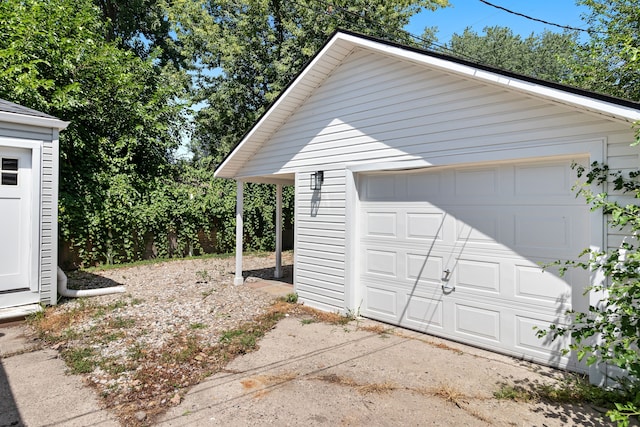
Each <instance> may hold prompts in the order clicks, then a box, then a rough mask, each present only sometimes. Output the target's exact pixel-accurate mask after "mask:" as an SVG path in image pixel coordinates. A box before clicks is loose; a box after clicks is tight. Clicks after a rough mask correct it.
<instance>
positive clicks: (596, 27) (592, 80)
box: [575, 0, 640, 101]
mask: <svg viewBox="0 0 640 427" xmlns="http://www.w3.org/2000/svg"><path fill="white" fill-rule="evenodd" d="M578 3H579V4H583V5H585V6H588V7H589V8H590V9H591V13H590V14H589V16H588V23H589V27H590V29H591V30H592V33H590V35H591V38H590V39H589V40H588V41H587V43H586V45H585V46H584V49H582V50H581V51H580V53H581V54H582V55H581V58H580V59H581V61H580V62H579V63H577V65H578V68H577V69H576V73H575V78H576V83H577V84H579V85H580V86H582V87H586V88H590V89H592V90H596V91H599V92H603V93H608V94H610V95H614V96H619V97H622V98H626V99H631V100H636V101H638V100H640V67H639V64H640V62H639V61H640V38H639V37H638V33H639V32H640V8H639V7H638V2H637V1H636V0H578Z"/></svg>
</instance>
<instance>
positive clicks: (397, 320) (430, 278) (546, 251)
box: [359, 158, 589, 370]
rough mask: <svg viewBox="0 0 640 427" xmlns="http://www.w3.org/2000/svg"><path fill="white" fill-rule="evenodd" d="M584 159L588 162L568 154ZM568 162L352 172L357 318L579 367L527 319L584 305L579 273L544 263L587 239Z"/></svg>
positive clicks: (550, 319) (544, 323) (538, 323)
mask: <svg viewBox="0 0 640 427" xmlns="http://www.w3.org/2000/svg"><path fill="white" fill-rule="evenodd" d="M574 160H586V161H588V159H574ZM571 161H572V160H571V159H564V158H561V159H551V160H549V159H545V160H536V161H519V162H508V163H501V164H491V165H471V166H462V167H440V168H434V169H433V170H429V169H427V170H419V171H410V172H384V173H374V174H365V175H363V176H361V177H360V186H361V188H360V191H359V193H360V195H361V203H360V216H359V217H360V220H361V227H360V253H361V256H362V258H361V266H360V268H361V272H360V286H362V288H363V289H362V297H363V302H362V309H361V313H362V315H364V316H366V317H370V318H373V319H377V320H381V321H384V322H388V323H392V324H394V325H400V326H404V327H407V328H410V329H415V330H419V331H424V332H428V333H430V334H433V335H438V336H441V337H444V338H449V339H453V340H457V341H461V342H464V343H467V344H472V345H476V346H480V347H483V348H487V349H491V350H495V351H498V352H501V353H505V354H510V355H515V356H518V357H523V358H526V359H530V360H534V361H537V362H540V363H544V364H550V365H553V366H559V367H568V368H571V369H572V370H582V369H581V368H580V367H579V366H577V365H576V362H575V360H572V359H570V358H568V357H564V356H562V354H561V352H560V348H562V344H566V343H559V342H554V343H553V345H552V346H551V345H550V344H549V343H545V342H543V341H542V340H540V339H538V338H537V337H536V336H535V330H534V329H533V328H534V327H548V325H549V324H550V323H558V322H560V323H561V322H562V320H563V319H562V318H563V313H564V312H565V311H566V310H569V309H571V308H577V309H584V308H585V307H586V306H587V303H588V302H587V301H586V300H585V297H584V296H583V290H584V289H583V288H584V284H585V283H589V281H588V277H585V274H584V273H583V274H580V273H582V272H580V271H570V272H569V273H568V275H567V276H566V277H559V276H558V275H557V274H554V272H544V273H543V272H542V271H541V268H540V263H549V262H552V261H554V260H557V259H574V258H575V257H576V255H577V254H579V253H580V251H581V250H582V249H584V248H585V247H588V246H589V209H588V207H587V206H586V204H585V203H584V201H583V200H581V199H579V198H576V197H575V195H574V194H573V193H572V191H571V187H572V184H573V182H574V181H575V172H574V171H572V169H571Z"/></svg>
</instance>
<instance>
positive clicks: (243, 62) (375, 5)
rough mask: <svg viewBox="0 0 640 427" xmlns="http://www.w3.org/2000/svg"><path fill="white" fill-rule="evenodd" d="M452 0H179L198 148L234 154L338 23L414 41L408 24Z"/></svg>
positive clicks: (176, 11) (175, 18)
mask: <svg viewBox="0 0 640 427" xmlns="http://www.w3.org/2000/svg"><path fill="white" fill-rule="evenodd" d="M445 4H446V1H444V0H420V1H417V2H411V1H408V0H393V1H389V0H355V1H349V2H346V1H342V0H340V1H338V2H327V1H324V0H300V1H295V2H285V1H281V0H249V1H246V2H242V3H238V2H235V1H230V0H223V1H215V2H213V1H208V0H201V1H199V2H193V1H188V0H181V1H175V2H174V4H173V7H172V8H171V10H170V14H169V16H170V20H171V21H172V22H175V23H179V24H178V25H177V26H176V28H175V31H176V34H177V38H178V40H180V42H181V43H183V45H184V47H185V52H188V53H185V55H186V56H188V57H190V58H192V60H193V62H192V64H193V68H194V76H195V79H196V82H197V85H196V88H197V95H196V96H197V101H200V102H202V103H203V105H205V106H204V108H202V109H201V110H199V111H198V113H197V114H196V117H195V120H196V130H195V135H194V151H196V153H201V154H203V155H206V154H212V155H213V156H214V157H215V159H216V161H220V160H221V158H222V157H223V156H224V155H225V154H226V153H228V152H229V150H230V149H231V147H232V146H233V145H234V144H235V143H236V142H238V141H239V140H240V138H241V137H242V135H243V134H244V133H245V132H246V131H247V130H248V129H249V127H250V126H251V125H252V124H253V123H254V122H255V120H256V119H257V117H258V116H259V115H260V114H261V113H262V112H263V111H264V109H265V107H266V106H267V105H268V104H270V103H271V102H272V101H273V100H274V99H275V98H276V96H277V95H278V94H279V93H280V92H281V91H282V90H283V88H284V87H285V86H286V84H287V83H288V82H289V81H290V80H291V79H292V78H293V77H294V76H295V75H296V73H298V72H299V71H300V70H301V69H302V68H303V66H304V64H305V63H306V62H307V61H308V60H309V59H310V58H311V56H312V55H313V54H315V52H316V51H317V50H318V49H319V48H320V47H321V46H322V44H323V43H324V42H325V41H326V39H327V38H328V36H329V35H330V34H331V33H332V32H333V31H335V30H336V29H337V28H344V29H351V30H355V31H359V32H362V33H365V34H372V35H376V36H379V37H384V38H387V39H391V40H394V41H399V42H406V43H411V38H410V36H409V35H408V34H407V33H406V32H404V31H403V30H402V28H403V27H404V26H405V25H406V24H407V23H408V22H409V18H410V17H411V16H412V15H414V14H415V13H417V12H418V11H419V10H420V9H421V8H429V9H434V8H436V7H438V6H441V5H445Z"/></svg>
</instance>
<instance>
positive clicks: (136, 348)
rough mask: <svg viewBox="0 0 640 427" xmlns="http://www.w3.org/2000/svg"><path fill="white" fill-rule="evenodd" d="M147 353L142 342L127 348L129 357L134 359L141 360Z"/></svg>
mask: <svg viewBox="0 0 640 427" xmlns="http://www.w3.org/2000/svg"><path fill="white" fill-rule="evenodd" d="M145 353H146V352H145V348H144V345H142V344H140V343H135V344H134V345H132V346H131V347H129V348H128V349H127V357H128V358H129V359H130V360H134V361H138V360H141V359H142V358H143V357H144V356H145Z"/></svg>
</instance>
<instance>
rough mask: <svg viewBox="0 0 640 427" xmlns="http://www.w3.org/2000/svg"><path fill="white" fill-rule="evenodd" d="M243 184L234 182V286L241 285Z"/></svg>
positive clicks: (242, 280)
mask: <svg viewBox="0 0 640 427" xmlns="http://www.w3.org/2000/svg"><path fill="white" fill-rule="evenodd" d="M243 184H244V183H243V182H242V181H236V276H235V278H234V279H233V284H234V285H242V284H243V283H244V278H243V277H242V236H243V235H244V231H243V223H242V214H243V211H244V206H243V202H244V195H243Z"/></svg>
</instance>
